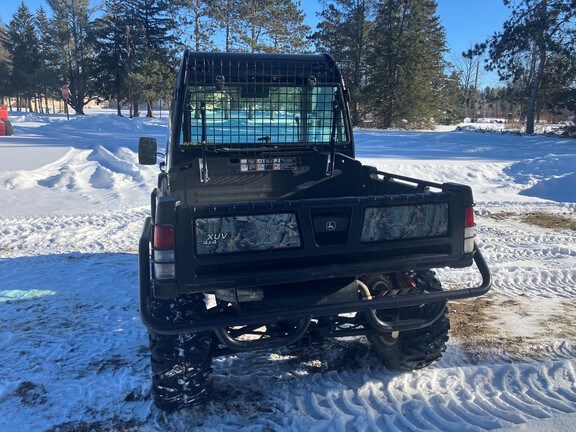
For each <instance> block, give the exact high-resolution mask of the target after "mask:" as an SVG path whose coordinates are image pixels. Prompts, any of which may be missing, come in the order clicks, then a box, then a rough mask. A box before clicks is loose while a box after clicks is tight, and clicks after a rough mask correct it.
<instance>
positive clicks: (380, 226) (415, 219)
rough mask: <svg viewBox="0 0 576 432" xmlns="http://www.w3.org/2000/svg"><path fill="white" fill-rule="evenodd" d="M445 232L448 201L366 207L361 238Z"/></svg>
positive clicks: (425, 235) (401, 236) (433, 234)
mask: <svg viewBox="0 0 576 432" xmlns="http://www.w3.org/2000/svg"><path fill="white" fill-rule="evenodd" d="M446 234H448V204H447V203H440V204H420V205H404V206H393V207H368V208H367V209H366V210H365V212H364V221H363V223H362V235H361V241H362V242H378V241H387V240H400V239H413V238H427V237H441V236H444V235H446Z"/></svg>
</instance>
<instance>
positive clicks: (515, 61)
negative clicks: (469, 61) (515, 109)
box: [475, 0, 576, 134]
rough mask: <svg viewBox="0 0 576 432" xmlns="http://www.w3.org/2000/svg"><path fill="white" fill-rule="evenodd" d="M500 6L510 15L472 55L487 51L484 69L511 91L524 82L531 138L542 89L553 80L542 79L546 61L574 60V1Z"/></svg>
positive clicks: (507, 0)
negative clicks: (556, 56) (557, 56)
mask: <svg viewBox="0 0 576 432" xmlns="http://www.w3.org/2000/svg"><path fill="white" fill-rule="evenodd" d="M504 4H505V5H506V6H508V7H509V8H510V9H511V11H512V14H511V17H510V18H509V19H508V20H506V22H505V23H504V28H503V30H502V31H501V32H497V33H495V34H494V35H493V36H492V38H491V39H489V40H488V41H486V42H484V43H482V44H478V45H477V46H476V49H475V51H476V52H482V51H483V50H485V49H486V48H488V53H489V55H490V62H489V64H488V67H489V69H491V70H497V71H498V73H499V75H500V77H501V79H502V80H508V81H510V82H512V83H514V84H515V87H518V85H517V84H518V82H519V81H521V80H523V79H524V80H525V82H526V84H527V85H526V89H525V95H524V97H525V98H526V100H527V108H526V132H527V133H529V134H531V133H534V123H535V119H536V115H537V110H538V103H537V102H538V96H539V93H540V91H541V90H542V85H543V83H545V82H546V81H547V80H549V81H550V82H553V81H554V79H555V78H554V77H549V78H547V77H546V74H547V70H546V66H547V63H548V61H549V59H550V57H551V56H552V55H554V54H561V55H563V56H565V58H567V59H571V58H574V57H575V56H576V46H575V44H574V40H575V38H576V28H575V26H574V19H575V18H576V0H522V1H519V2H512V1H511V0H504ZM570 63H571V62H569V64H570ZM556 72H557V71H556ZM556 72H554V73H556ZM565 84H568V83H565Z"/></svg>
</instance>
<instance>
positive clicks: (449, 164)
mask: <svg viewBox="0 0 576 432" xmlns="http://www.w3.org/2000/svg"><path fill="white" fill-rule="evenodd" d="M112 114H113V113H110V112H106V111H91V112H89V115H88V116H86V117H71V119H70V121H66V117H65V116H62V115H37V114H22V113H11V120H12V122H13V125H14V129H15V133H16V135H15V136H13V137H0V203H2V204H1V207H0V275H1V281H2V283H1V285H0V317H1V323H2V326H1V327H0V341H1V342H0V413H1V414H0V431H2V432H12V431H14V432H16V431H62V432H66V431H92V430H94V431H100V430H107V431H108V430H111V431H189V430H200V431H237V430H242V431H263V430H264V431H300V430H302V431H304V430H305V431H423V430H426V431H480V430H522V431H576V328H575V326H574V322H576V302H575V300H576V286H575V284H576V231H575V229H576V228H575V226H576V140H568V139H563V138H558V137H546V136H516V135H511V134H502V133H499V132H498V133H489V132H486V133H478V132H474V131H473V130H470V129H472V128H470V127H465V128H461V130H460V131H456V130H455V128H445V129H444V130H440V131H436V132H406V131H368V130H359V131H357V133H356V137H357V148H358V155H359V158H360V159H361V160H362V161H363V162H365V163H368V164H371V165H376V166H378V167H379V168H381V169H383V170H385V171H390V172H393V173H400V174H404V175H409V176H413V177H420V178H425V179H428V180H433V181H438V182H445V181H456V182H462V183H466V184H469V185H471V186H472V187H473V189H474V193H475V198H476V201H477V207H476V212H477V218H476V222H477V224H478V230H477V231H478V241H479V244H480V247H481V248H482V249H483V251H484V255H485V257H486V259H487V261H488V263H489V265H490V267H491V269H492V271H493V274H494V281H495V283H494V288H493V290H492V291H491V293H490V294H489V295H488V296H486V297H483V298H479V299H475V300H466V301H459V302H453V303H452V306H451V316H452V336H451V337H452V338H451V341H450V344H449V348H448V351H447V352H446V355H445V357H444V358H443V359H442V360H441V361H440V362H439V363H437V364H435V365H434V366H432V367H430V368H428V369H426V370H423V371H420V372H414V373H408V374H398V373H392V372H388V371H386V370H385V369H384V368H383V367H382V366H381V365H380V364H379V363H378V361H377V360H376V359H375V357H374V356H373V355H372V354H371V352H370V348H369V346H368V344H367V343H366V341H364V340H361V339H351V340H338V341H334V342H331V343H330V344H329V345H328V346H326V347H324V348H322V349H308V350H304V351H301V352H298V353H292V352H289V351H287V350H285V349H279V350H274V351H268V352H257V353H246V354H238V355H234V356H229V357H224V358H218V359H215V360H214V372H215V373H214V375H215V376H214V378H215V397H214V400H213V401H212V402H210V403H209V404H207V405H206V406H205V407H202V408H195V409H190V410H184V411H182V412H179V413H175V414H170V415H167V414H165V413H162V412H160V411H158V410H157V409H156V408H155V407H154V406H153V403H152V401H151V397H150V380H149V364H148V346H147V335H146V329H145V328H144V326H143V325H142V324H141V322H140V318H139V315H138V310H137V255H136V248H137V241H138V237H139V235H140V229H141V227H142V223H143V220H144V218H145V216H146V214H147V212H148V202H149V193H150V191H151V189H152V187H153V185H154V184H155V181H156V180H155V176H156V168H154V167H141V166H139V165H138V164H137V162H136V155H135V150H136V147H137V140H138V137H139V136H155V137H157V138H158V139H159V142H164V140H165V136H166V121H165V119H153V120H150V119H132V120H130V119H127V118H118V117H116V116H114V115H112ZM438 273H439V276H440V277H441V279H442V280H443V282H444V283H445V284H446V285H447V286H455V285H463V284H473V283H474V282H475V281H477V278H478V276H476V274H475V272H474V271H470V270H450V269H441V270H439V272H438Z"/></svg>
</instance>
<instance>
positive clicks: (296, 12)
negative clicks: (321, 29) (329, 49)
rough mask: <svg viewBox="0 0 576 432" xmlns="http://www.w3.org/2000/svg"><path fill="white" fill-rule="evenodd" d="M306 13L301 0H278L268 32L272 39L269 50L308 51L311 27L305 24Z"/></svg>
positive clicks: (285, 51) (278, 51) (284, 51)
mask: <svg viewBox="0 0 576 432" xmlns="http://www.w3.org/2000/svg"><path fill="white" fill-rule="evenodd" d="M304 18H305V14H304V11H303V10H302V5H301V2H300V0H297V1H296V2H293V1H291V0H284V1H278V2H277V3H276V5H275V7H274V8H273V9H272V11H271V19H270V21H269V25H268V26H267V29H266V33H267V36H268V39H269V40H270V47H269V48H268V49H267V51H268V52H276V53H308V52H310V48H311V44H310V41H309V38H310V34H311V28H310V26H308V25H306V24H304Z"/></svg>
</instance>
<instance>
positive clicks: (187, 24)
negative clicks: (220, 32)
mask: <svg viewBox="0 0 576 432" xmlns="http://www.w3.org/2000/svg"><path fill="white" fill-rule="evenodd" d="M220 3H221V2H219V1H216V0H179V1H178V2H177V3H176V4H175V6H176V8H177V11H178V13H177V17H178V23H177V25H176V29H177V32H176V35H177V36H178V37H179V39H180V40H183V41H184V45H185V46H187V47H190V48H192V49H193V50H194V51H214V50H215V49H216V44H215V43H214V35H215V34H216V30H217V28H218V24H217V21H216V19H215V18H214V17H215V15H216V14H217V9H219V8H220V7H221V4H220Z"/></svg>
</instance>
